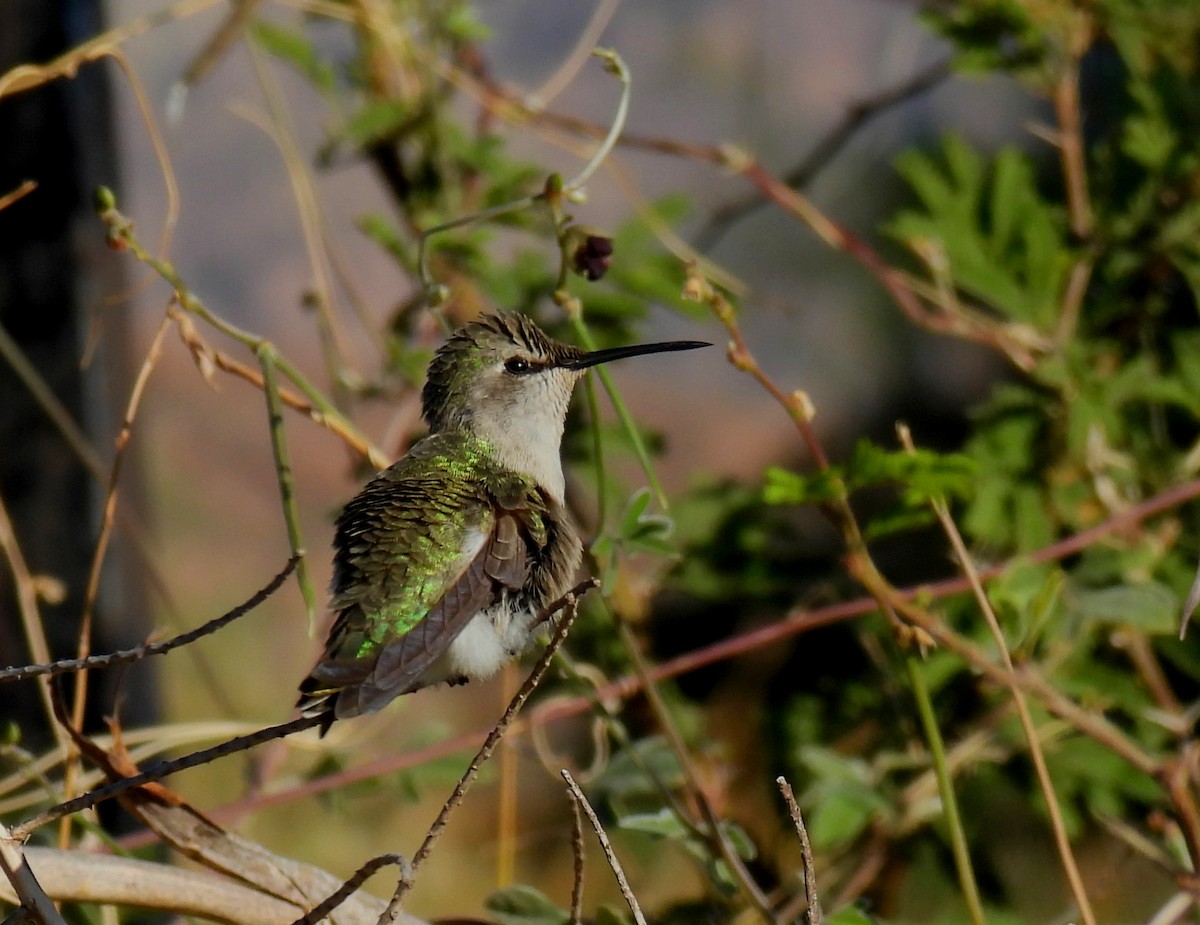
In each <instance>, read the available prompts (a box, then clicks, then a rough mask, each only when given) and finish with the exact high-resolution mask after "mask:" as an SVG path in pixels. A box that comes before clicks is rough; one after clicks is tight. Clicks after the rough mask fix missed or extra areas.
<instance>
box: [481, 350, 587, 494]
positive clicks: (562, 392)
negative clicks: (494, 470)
mask: <svg viewBox="0 0 1200 925" xmlns="http://www.w3.org/2000/svg"><path fill="white" fill-rule="evenodd" d="M551 375H553V374H551ZM566 375H570V374H569V373H566ZM573 378H574V377H573V376H572V379H573ZM571 384H572V385H573V384H574V383H573V382H572V383H571ZM537 393H538V394H525V395H522V396H519V399H521V400H517V398H518V397H516V396H514V401H512V402H510V403H508V404H507V405H503V406H501V407H498V408H496V407H494V408H491V409H489V411H488V413H485V414H478V413H477V414H475V415H474V416H473V418H472V420H471V428H472V429H473V430H474V431H475V432H476V433H477V434H478V435H479V436H480V437H482V438H483V439H484V440H486V441H487V442H488V444H490V446H491V447H492V451H493V453H494V454H495V457H496V461H497V462H499V463H500V464H501V465H502V466H504V467H505V468H507V469H513V470H515V471H516V472H520V473H521V474H522V475H526V476H528V477H529V478H531V479H533V480H534V482H536V483H537V484H538V485H540V486H541V487H542V488H544V489H545V490H546V492H547V493H548V494H550V495H551V496H552V497H553V498H554V499H555V500H556V501H558V502H559V503H560V504H561V503H563V501H564V498H565V495H566V484H565V481H564V479H563V468H562V436H563V428H564V426H565V424H566V415H567V404H568V403H569V401H570V399H571V391H570V388H569V386H568V388H565V389H564V388H562V383H556V382H554V381H553V380H551V379H549V378H547V379H545V380H542V382H541V388H540V389H538V390H537Z"/></svg>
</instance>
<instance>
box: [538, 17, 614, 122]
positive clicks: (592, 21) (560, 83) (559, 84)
mask: <svg viewBox="0 0 1200 925" xmlns="http://www.w3.org/2000/svg"><path fill="white" fill-rule="evenodd" d="M620 2H621V0H600V2H599V3H597V4H596V8H595V9H594V10H592V15H591V16H590V17H589V18H588V21H587V24H586V25H585V26H584V28H583V31H582V32H580V33H579V38H577V39H576V40H575V45H574V47H572V48H571V51H570V52H569V53H568V54H567V58H566V60H565V61H563V63H562V64H561V65H560V66H559V67H558V68H557V69H556V70H555V72H554V73H553V74H551V75H550V77H549V78H548V79H547V80H545V81H544V82H543V83H542V85H541V86H540V87H538V88H537V89H536V90H534V91H533V93H531V94H529V97H528V99H527V101H526V102H527V105H528V106H529V107H530V108H531V109H543V108H545V107H546V106H548V105H550V103H551V102H552V101H553V100H554V98H555V97H556V96H558V95H559V94H560V93H562V91H563V90H565V89H566V88H567V87H568V86H569V85H570V83H571V81H573V80H574V79H575V75H576V74H578V73H579V71H580V69H581V68H582V67H583V66H584V65H585V64H586V63H587V59H588V58H589V57H591V54H592V49H593V48H595V47H596V43H597V42H599V41H600V36H601V35H603V34H604V30H605V29H606V28H607V27H608V24H609V22H610V21H611V20H612V17H613V13H615V12H616V11H617V5H618V4H619V3H620Z"/></svg>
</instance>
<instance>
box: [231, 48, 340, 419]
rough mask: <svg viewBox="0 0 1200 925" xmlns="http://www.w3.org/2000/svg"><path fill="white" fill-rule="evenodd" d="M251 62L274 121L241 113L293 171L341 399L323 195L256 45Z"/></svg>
mask: <svg viewBox="0 0 1200 925" xmlns="http://www.w3.org/2000/svg"><path fill="white" fill-rule="evenodd" d="M248 48H249V51H250V61H251V63H252V64H253V65H254V73H255V76H256V77H257V79H258V84H259V87H260V88H261V89H262V93H263V99H264V100H266V104H267V114H268V117H269V119H270V121H266V120H264V119H262V118H259V117H258V116H257V114H255V113H252V112H250V111H249V110H246V109H244V108H242V107H239V108H237V109H235V111H236V112H239V113H241V114H242V115H244V116H245V117H246V118H248V119H249V120H250V121H251V123H252V124H254V125H257V126H258V127H259V128H261V129H262V130H263V131H264V132H265V133H266V135H267V137H268V138H270V139H271V141H273V142H274V143H275V146H276V147H277V148H278V149H279V154H280V156H281V157H282V158H283V163H284V166H285V167H286V168H287V172H288V182H289V183H290V185H291V187H292V199H293V200H294V201H295V203H296V211H297V213H298V217H299V219H300V230H301V233H302V234H303V236H304V248H305V250H306V251H307V252H308V263H309V266H310V268H311V270H312V275H313V291H314V293H315V296H316V298H315V303H316V318H317V331H318V333H319V334H320V338H321V347H322V350H323V352H324V355H325V365H326V366H327V367H328V368H329V373H330V377H331V379H332V381H333V388H334V395H335V397H337V398H339V399H341V398H344V395H339V394H338V393H339V392H344V391H345V389H344V387H343V384H344V383H345V381H346V375H345V372H344V370H345V369H346V361H345V354H346V347H345V344H344V343H342V341H341V336H340V334H339V331H340V328H339V326H338V325H337V324H336V323H335V322H334V317H333V308H334V294H333V282H332V280H331V269H330V260H329V254H328V253H327V252H326V251H325V248H324V246H323V243H324V237H323V235H322V234H321V226H322V221H321V206H320V204H319V202H318V199H317V191H316V188H315V186H314V184H313V181H312V177H311V175H310V174H309V171H308V166H307V162H306V160H305V158H304V157H303V155H301V153H300V146H299V145H298V144H297V143H296V129H295V124H294V123H293V121H292V116H291V112H290V111H289V110H288V106H287V99H286V97H285V96H284V94H283V92H282V91H281V90H280V88H279V83H278V81H277V80H276V79H275V77H274V75H273V74H272V73H271V69H270V68H269V67H268V66H267V64H266V62H265V61H264V60H263V53H262V51H261V50H260V49H259V48H258V46H257V44H256V43H254V42H251V43H249V45H248Z"/></svg>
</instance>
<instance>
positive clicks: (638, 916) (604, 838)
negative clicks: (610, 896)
mask: <svg viewBox="0 0 1200 925" xmlns="http://www.w3.org/2000/svg"><path fill="white" fill-rule="evenodd" d="M559 773H560V774H562V778H563V780H565V781H566V782H567V792H568V793H569V794H570V796H571V800H572V802H574V803H575V805H576V806H578V807H579V808H580V809H582V810H583V811H584V813H585V814H587V817H588V821H589V822H590V823H591V824H592V829H593V830H594V831H595V833H596V839H597V840H598V841H599V842H600V850H601V851H603V852H604V857H605V858H606V859H607V860H608V866H609V867H611V868H612V872H613V876H614V877H616V878H617V886H618V887H619V888H620V890H621V895H622V896H624V897H625V902H626V903H627V904H628V905H629V911H630V912H632V913H633V920H634V922H636V923H637V925H646V917H645V916H644V915H642V909H641V907H640V906H639V905H638V901H637V897H636V896H634V895H633V890H631V889H630V888H629V881H628V880H626V879H625V871H624V870H623V869H622V868H621V862H620V861H618V860H617V855H616V853H615V852H614V851H613V849H612V845H611V844H609V841H608V833H607V832H605V831H604V826H602V825H601V824H600V820H599V819H598V818H597V817H596V811H595V810H594V809H592V806H591V804H590V803H588V801H587V797H585V796H584V795H583V791H582V790H580V789H579V785H578V784H577V783H575V779H574V778H573V777H571V772H570V771H568V770H567V769H566V768H563V769H562V770H561V771H560V772H559Z"/></svg>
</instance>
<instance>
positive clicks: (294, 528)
mask: <svg viewBox="0 0 1200 925" xmlns="http://www.w3.org/2000/svg"><path fill="white" fill-rule="evenodd" d="M256 353H257V354H258V361H259V363H261V364H262V373H263V395H264V396H265V397H266V400H267V430H268V432H269V433H270V435H271V454H272V457H273V458H274V460H275V480H276V482H277V484H278V485H279V501H280V505H281V507H282V509H283V521H284V524H285V525H286V527H287V536H288V543H289V544H290V545H291V547H292V558H294V559H296V560H297V564H296V581H297V582H298V583H299V585H300V595H301V596H302V597H303V598H304V609H305V612H306V613H307V614H308V626H309V630H310V631H311V630H312V628H313V626H315V625H316V622H317V594H316V591H315V590H314V588H313V583H312V579H311V578H310V577H309V574H308V568H307V564H306V563H305V561H304V537H303V536H302V535H301V533H300V511H299V509H298V508H297V506H296V479H295V476H294V475H293V474H292V463H291V459H290V457H289V456H288V446H287V434H286V433H285V432H284V422H283V406H282V404H281V403H280V401H279V383H278V382H277V381H276V379H275V362H276V359H277V358H278V353H277V352H276V351H275V347H274V346H273V345H272V344H271V343H269V342H266V341H264V342H263V343H261V344H260V345H259V347H258V349H257V351H256Z"/></svg>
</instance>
